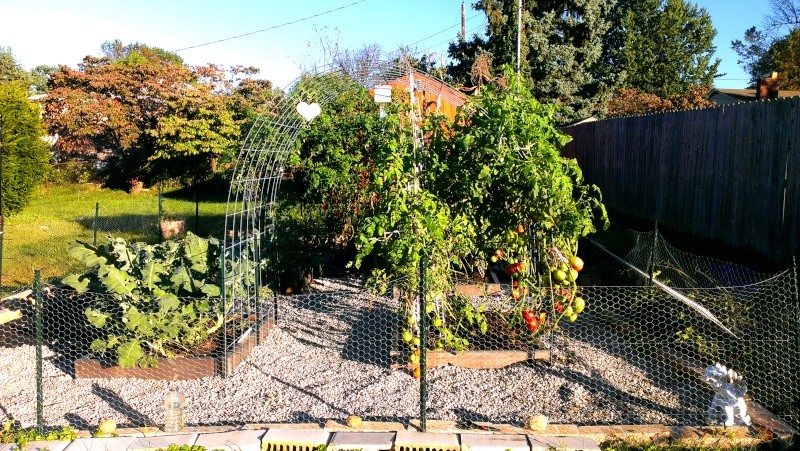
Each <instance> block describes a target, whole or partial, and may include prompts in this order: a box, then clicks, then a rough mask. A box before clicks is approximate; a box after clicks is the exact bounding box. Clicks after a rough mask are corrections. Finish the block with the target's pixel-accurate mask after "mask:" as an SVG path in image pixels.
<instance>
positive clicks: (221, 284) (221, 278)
mask: <svg viewBox="0 0 800 451" xmlns="http://www.w3.org/2000/svg"><path fill="white" fill-rule="evenodd" d="M219 296H220V302H222V353H223V357H224V359H223V363H222V373H223V374H222V376H223V377H228V363H227V362H228V318H225V313H227V311H228V296H227V293H225V248H224V247H223V248H222V249H221V251H220V254H219Z"/></svg>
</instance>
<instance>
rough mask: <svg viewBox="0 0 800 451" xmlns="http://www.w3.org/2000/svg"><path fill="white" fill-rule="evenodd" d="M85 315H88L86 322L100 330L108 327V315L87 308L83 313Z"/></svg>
mask: <svg viewBox="0 0 800 451" xmlns="http://www.w3.org/2000/svg"><path fill="white" fill-rule="evenodd" d="M83 314H84V315H86V320H87V321H89V324H91V325H92V326H94V327H96V328H98V329H101V328H102V327H103V326H105V325H106V321H108V318H109V316H110V315H109V314H107V313H103V312H101V311H100V310H97V309H93V308H87V309H86V310H84V311H83Z"/></svg>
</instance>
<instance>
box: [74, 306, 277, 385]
mask: <svg viewBox="0 0 800 451" xmlns="http://www.w3.org/2000/svg"><path fill="white" fill-rule="evenodd" d="M271 330H272V326H271V325H270V322H269V321H264V322H262V324H261V326H260V327H259V329H258V333H255V329H254V328H253V327H250V328H248V329H247V330H245V331H244V333H242V335H241V336H240V337H239V339H237V340H236V341H235V342H234V343H232V344H231V345H229V346H228V349H227V352H224V353H210V354H209V355H205V356H198V357H177V358H172V359H165V358H159V359H157V362H156V366H154V367H152V368H139V367H137V366H134V367H131V368H122V367H120V366H119V365H116V364H115V363H114V362H112V361H104V360H99V359H95V358H91V357H88V356H84V357H82V358H80V359H78V360H76V361H75V377H76V378H78V379H93V378H102V379H108V378H115V377H126V378H137V379H152V380H169V381H172V380H191V379H200V378H203V377H207V376H216V375H220V376H222V377H227V376H229V375H230V374H231V373H233V371H234V370H235V369H236V367H237V366H239V364H240V363H242V362H243V361H244V360H245V359H246V358H247V356H248V355H249V354H250V351H252V350H253V348H254V347H255V346H256V345H257V344H259V343H261V342H262V341H263V340H265V339H266V338H267V336H268V335H269V333H270V331H271Z"/></svg>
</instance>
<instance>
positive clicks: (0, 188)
mask: <svg viewBox="0 0 800 451" xmlns="http://www.w3.org/2000/svg"><path fill="white" fill-rule="evenodd" d="M5 222H6V221H5V217H4V216H3V115H2V114H0V288H2V286H3V235H5V229H4V227H5V226H4V224H5Z"/></svg>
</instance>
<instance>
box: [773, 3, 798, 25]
mask: <svg viewBox="0 0 800 451" xmlns="http://www.w3.org/2000/svg"><path fill="white" fill-rule="evenodd" d="M769 4H770V13H769V15H767V17H766V20H765V26H766V27H767V29H768V30H770V31H774V30H779V29H785V28H788V29H790V30H795V29H797V28H800V0H770V2H769Z"/></svg>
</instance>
